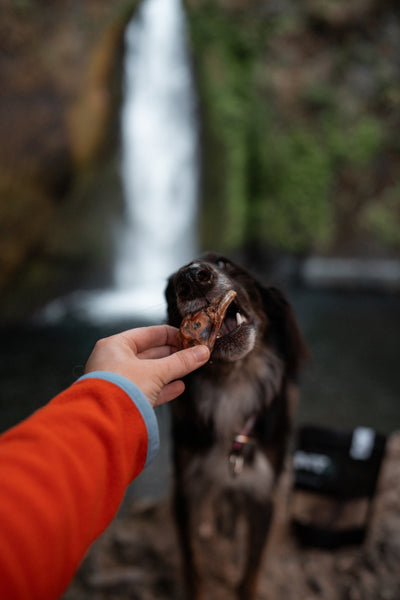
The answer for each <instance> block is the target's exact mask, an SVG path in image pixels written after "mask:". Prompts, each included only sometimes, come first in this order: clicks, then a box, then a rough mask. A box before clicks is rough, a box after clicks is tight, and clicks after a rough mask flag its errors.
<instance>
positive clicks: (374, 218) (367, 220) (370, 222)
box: [362, 183, 400, 248]
mask: <svg viewBox="0 0 400 600" xmlns="http://www.w3.org/2000/svg"><path fill="white" fill-rule="evenodd" d="M362 217H363V222H364V225H365V226H366V227H367V228H368V229H369V230H370V231H371V232H372V233H373V234H374V235H375V236H376V238H377V239H378V240H379V241H381V242H383V243H384V244H386V245H388V246H389V247H393V248H399V247H400V226H399V224H400V183H397V184H396V185H394V186H393V187H391V188H389V189H388V190H386V191H385V193H384V194H383V196H382V198H380V199H379V200H375V201H374V202H370V203H369V204H368V205H367V206H366V207H365V209H364V211H363V215H362Z"/></svg>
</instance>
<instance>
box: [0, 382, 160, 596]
mask: <svg viewBox="0 0 400 600" xmlns="http://www.w3.org/2000/svg"><path fill="white" fill-rule="evenodd" d="M157 449H158V428H157V421H156V417H155V415H154V411H153V409H152V407H151V405H150V404H149V402H148V401H147V399H146V398H145V396H144V395H143V394H142V393H141V392H140V390H138V388H136V386H134V385H133V384H132V383H131V382H129V381H128V380H127V379H125V378H123V377H119V376H115V375H113V374H111V373H106V372H99V373H94V374H91V375H90V376H85V377H83V378H81V379H80V380H78V381H77V382H76V383H75V384H73V385H72V386H71V387H70V388H68V389H67V390H66V391H64V392H63V393H61V394H60V395H58V396H56V397H55V398H54V399H53V400H52V401H51V402H50V403H49V404H48V405H47V406H45V407H44V408H42V409H40V410H38V411H37V412H36V413H35V414H34V415H32V416H31V417H30V418H28V419H27V420H26V421H24V422H22V423H21V424H19V425H17V426H16V427H14V428H12V429H10V430H9V431H8V432H6V433H5V434H3V435H2V436H1V437H0V598H4V599H7V600H28V599H29V600H58V598H60V596H61V594H62V593H63V591H64V590H65V588H66V587H67V586H68V584H69V582H70V580H71V579H72V577H73V575H74V574H75V571H76V569H77V568H78V566H79V563H80V562H81V560H82V558H83V557H84V555H85V552H86V550H87V549H88V547H89V546H90V544H91V543H92V542H93V541H94V540H95V539H96V538H97V537H98V536H99V534H100V533H102V531H103V530H104V529H105V528H106V527H107V525H108V524H109V523H110V522H111V520H112V519H113V517H114V516H115V514H116V512H117V510H118V507H119V506H120V503H121V501H122V498H123V496H124V492H125V489H126V487H127V485H128V484H129V483H130V482H131V481H132V480H133V479H134V478H135V477H136V476H137V475H138V474H139V473H140V472H141V471H142V469H143V468H144V466H145V465H146V463H148V462H149V461H150V460H151V458H152V457H153V456H154V454H155V453H156V451H157Z"/></svg>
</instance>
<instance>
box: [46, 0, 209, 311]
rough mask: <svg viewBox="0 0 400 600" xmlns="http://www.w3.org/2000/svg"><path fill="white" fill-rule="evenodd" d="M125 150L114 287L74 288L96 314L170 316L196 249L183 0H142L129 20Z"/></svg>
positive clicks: (191, 98)
mask: <svg viewBox="0 0 400 600" xmlns="http://www.w3.org/2000/svg"><path fill="white" fill-rule="evenodd" d="M121 154H122V159H121V178H122V184H123V191H124V201H125V214H124V224H123V226H122V228H121V231H120V232H119V236H118V237H119V239H118V247H117V257H116V264H115V273H114V277H115V283H114V287H113V289H111V290H105V291H98V292H92V293H90V294H87V293H79V294H75V295H74V304H76V305H77V307H78V309H79V312H80V314H81V315H82V314H84V316H85V318H87V319H89V320H92V321H97V322H98V321H100V322H101V321H107V320H110V319H117V318H118V319H120V318H126V317H128V318H130V317H144V318H146V319H148V320H154V319H159V318H160V317H163V316H164V315H165V302H164V296H163V291H164V287H165V284H166V279H167V277H168V275H170V274H171V273H172V272H173V271H175V270H176V269H177V268H178V267H179V266H181V265H182V264H184V263H185V262H188V261H190V260H191V259H192V258H193V256H194V254H195V253H196V247H197V243H196V229H195V221H196V206H197V190H198V172H197V169H198V166H197V165H198V156H197V127H196V115H195V93H194V86H193V81H192V75H191V70H190V64H189V58H188V49H187V38H186V22H185V15H184V12H183V8H182V6H181V1H180V0H143V1H142V3H141V5H140V6H139V9H138V10H137V11H136V13H135V14H134V16H133V18H132V19H131V21H130V23H129V24H128V26H127V28H126V31H125V56H124V76H123V101H122V109H121ZM50 309H51V307H50ZM59 309H60V306H58V308H57V306H56V304H55V303H53V307H52V310H53V313H54V314H55V313H56V312H57V310H58V311H59ZM69 309H71V302H69ZM50 312H51V310H49V311H48V313H49V314H50Z"/></svg>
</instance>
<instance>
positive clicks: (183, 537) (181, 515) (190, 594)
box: [174, 484, 202, 600]
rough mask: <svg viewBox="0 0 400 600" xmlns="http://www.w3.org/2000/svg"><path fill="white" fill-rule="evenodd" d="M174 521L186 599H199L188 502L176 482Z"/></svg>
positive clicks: (199, 588)
mask: <svg viewBox="0 0 400 600" xmlns="http://www.w3.org/2000/svg"><path fill="white" fill-rule="evenodd" d="M174 511H175V522H176V526H177V533H178V538H179V542H180V548H181V557H182V569H183V579H184V586H185V597H186V600H201V599H202V592H201V588H202V586H201V581H200V577H199V574H198V572H197V569H196V567H195V559H194V552H193V546H192V543H191V539H192V536H191V519H190V509H189V502H188V501H187V499H186V497H185V493H184V491H183V490H182V487H181V486H180V485H179V484H177V485H176V487H175V497H174Z"/></svg>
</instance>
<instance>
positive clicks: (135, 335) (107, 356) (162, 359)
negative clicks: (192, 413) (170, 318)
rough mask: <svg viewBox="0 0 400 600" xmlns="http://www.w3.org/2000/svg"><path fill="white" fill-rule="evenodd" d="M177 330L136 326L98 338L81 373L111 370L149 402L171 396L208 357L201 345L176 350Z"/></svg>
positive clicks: (156, 402) (172, 396)
mask: <svg viewBox="0 0 400 600" xmlns="http://www.w3.org/2000/svg"><path fill="white" fill-rule="evenodd" d="M177 334H178V330H177V329H176V328H175V327H171V326H169V325H155V326H151V327H139V328H137V329H130V330H128V331H123V332H122V333H118V334H116V335H112V336H110V337H107V338H104V339H101V340H99V341H98V342H97V343H96V345H95V347H94V349H93V352H92V353H91V355H90V356H89V359H88V361H87V364H86V367H85V373H91V372H92V371H111V372H113V373H117V374H119V375H123V376H124V377H127V378H128V379H130V380H131V381H132V382H133V383H134V384H136V385H137V386H138V388H139V389H140V390H141V391H142V392H143V393H144V394H145V396H147V398H148V399H149V401H150V403H151V404H152V406H158V405H160V404H164V402H168V401H170V400H173V399H174V398H176V397H177V396H179V395H180V394H181V393H182V392H183V390H184V389H185V384H184V383H183V381H181V377H184V376H185V375H187V374H188V373H190V372H191V371H194V370H195V369H197V368H199V367H200V366H201V365H203V364H204V363H205V362H207V360H208V359H209V358H210V351H209V350H208V348H207V347H206V346H204V345H201V346H194V347H192V348H187V349H185V350H179V347H178V339H177Z"/></svg>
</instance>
